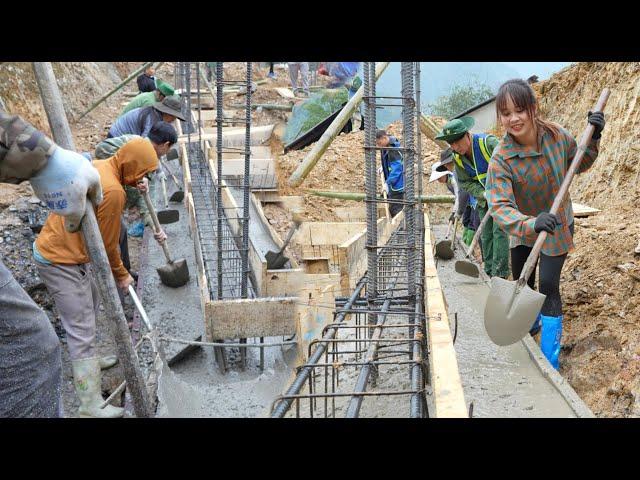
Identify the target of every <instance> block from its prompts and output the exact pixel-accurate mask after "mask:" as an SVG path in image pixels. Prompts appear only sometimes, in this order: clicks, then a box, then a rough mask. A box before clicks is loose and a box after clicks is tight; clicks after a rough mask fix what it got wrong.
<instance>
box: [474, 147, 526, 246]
mask: <svg viewBox="0 0 640 480" xmlns="http://www.w3.org/2000/svg"><path fill="white" fill-rule="evenodd" d="M486 192H487V203H488V206H489V210H490V211H491V217H492V218H493V220H494V221H495V222H496V223H497V224H498V225H499V226H500V228H502V230H504V231H505V232H506V233H507V234H509V235H511V236H514V237H519V238H525V237H531V236H535V235H536V233H535V230H534V229H533V226H534V224H535V220H536V219H535V217H532V216H530V215H524V214H522V213H520V211H519V210H518V207H517V204H516V199H515V196H514V193H513V184H512V180H511V173H510V171H509V168H508V166H507V165H506V164H505V161H504V160H503V159H501V158H500V157H497V156H496V155H494V156H493V159H492V161H491V162H490V163H489V169H488V171H487V190H486Z"/></svg>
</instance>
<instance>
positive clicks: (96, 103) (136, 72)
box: [76, 62, 163, 122]
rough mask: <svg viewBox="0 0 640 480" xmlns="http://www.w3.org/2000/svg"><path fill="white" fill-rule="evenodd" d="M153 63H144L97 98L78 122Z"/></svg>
mask: <svg viewBox="0 0 640 480" xmlns="http://www.w3.org/2000/svg"><path fill="white" fill-rule="evenodd" d="M162 63H163V62H160V63H159V64H158V67H159V66H160V65H162ZM150 65H153V62H147V63H145V64H143V65H142V66H141V67H140V68H138V69H137V70H136V71H135V72H133V73H132V74H131V75H129V76H128V77H127V78H125V79H124V80H123V81H122V82H120V83H119V84H118V85H116V86H115V87H113V89H112V90H111V91H109V92H108V93H106V94H105V95H103V96H102V97H100V98H99V99H98V100H96V101H95V102H94V103H93V105H91V106H90V107H89V109H88V110H87V111H85V112H84V113H83V114H82V115H80V116H79V117H78V119H77V120H76V122H79V121H80V120H82V119H83V118H84V117H85V115H87V114H88V113H89V112H91V111H93V109H94V108H96V107H97V106H98V105H100V104H101V103H102V102H104V101H105V100H106V99H107V98H109V97H110V96H111V95H113V94H114V93H116V92H117V91H118V90H120V89H121V88H122V87H124V86H125V85H126V84H127V83H129V82H130V81H131V80H133V79H134V78H136V77H137V76H138V74H139V73H140V72H143V71H144V70H145V69H146V68H147V67H148V66H150Z"/></svg>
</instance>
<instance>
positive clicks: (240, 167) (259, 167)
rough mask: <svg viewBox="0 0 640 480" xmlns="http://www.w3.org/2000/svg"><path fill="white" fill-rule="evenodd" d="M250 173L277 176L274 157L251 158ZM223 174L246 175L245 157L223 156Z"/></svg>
mask: <svg viewBox="0 0 640 480" xmlns="http://www.w3.org/2000/svg"><path fill="white" fill-rule="evenodd" d="M249 174H250V175H271V176H275V174H276V170H275V165H274V161H273V158H251V161H250V162H249ZM222 175H229V176H239V175H240V176H242V175H244V158H226V159H225V158H223V159H222Z"/></svg>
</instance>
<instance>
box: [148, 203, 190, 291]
mask: <svg viewBox="0 0 640 480" xmlns="http://www.w3.org/2000/svg"><path fill="white" fill-rule="evenodd" d="M142 195H143V197H144V201H145V202H146V204H147V208H148V209H149V214H150V215H151V219H152V220H153V225H154V227H155V230H156V232H159V231H160V222H159V221H158V216H157V215H156V211H155V209H154V208H153V204H152V203H151V199H150V198H149V192H142ZM160 245H161V246H162V251H163V252H164V256H165V257H166V258H167V264H166V265H163V266H162V267H158V268H157V271H158V275H160V281H161V282H162V283H163V284H165V285H166V286H168V287H173V288H177V287H181V286H183V285H184V284H185V283H187V282H188V281H189V268H188V267H187V261H186V260H185V259H184V258H180V259H178V260H175V261H174V260H171V254H170V253H169V247H167V242H166V240H165V241H164V242H162V243H161V244H160Z"/></svg>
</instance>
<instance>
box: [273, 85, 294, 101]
mask: <svg viewBox="0 0 640 480" xmlns="http://www.w3.org/2000/svg"><path fill="white" fill-rule="evenodd" d="M274 90H275V91H276V92H277V93H278V95H280V96H281V97H283V98H291V99H295V98H296V96H295V95H294V94H293V92H292V91H291V90H290V89H288V88H284V87H276V88H274Z"/></svg>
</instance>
